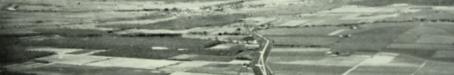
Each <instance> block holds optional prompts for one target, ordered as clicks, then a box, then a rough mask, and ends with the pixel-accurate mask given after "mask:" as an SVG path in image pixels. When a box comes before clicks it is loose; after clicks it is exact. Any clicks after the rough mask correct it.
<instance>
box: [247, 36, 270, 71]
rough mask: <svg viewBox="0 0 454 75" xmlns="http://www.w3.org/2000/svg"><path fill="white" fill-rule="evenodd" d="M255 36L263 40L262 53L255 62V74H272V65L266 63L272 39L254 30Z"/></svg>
mask: <svg viewBox="0 0 454 75" xmlns="http://www.w3.org/2000/svg"><path fill="white" fill-rule="evenodd" d="M252 34H253V35H254V37H257V38H260V41H263V44H261V48H260V55H259V57H258V59H256V60H255V61H254V62H253V64H254V66H253V70H254V73H255V75H272V74H273V72H272V71H271V69H270V67H269V66H268V65H267V64H266V62H267V58H268V55H269V54H270V50H271V46H272V41H271V40H269V39H268V38H266V37H263V35H261V34H258V33H256V32H252Z"/></svg>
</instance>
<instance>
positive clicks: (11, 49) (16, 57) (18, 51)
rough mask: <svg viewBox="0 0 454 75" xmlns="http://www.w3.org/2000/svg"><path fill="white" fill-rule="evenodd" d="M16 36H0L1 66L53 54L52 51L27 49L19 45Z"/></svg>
mask: <svg viewBox="0 0 454 75" xmlns="http://www.w3.org/2000/svg"><path fill="white" fill-rule="evenodd" d="M18 43H19V39H17V38H16V37H0V45H1V46H0V50H1V51H0V57H2V58H1V59H0V66H4V65H7V64H13V63H21V62H25V61H28V60H31V59H35V58H39V57H44V56H48V55H52V54H54V53H51V52H39V51H26V49H25V46H21V45H18Z"/></svg>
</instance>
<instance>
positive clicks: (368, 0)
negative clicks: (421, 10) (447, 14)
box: [352, 0, 454, 6]
mask: <svg viewBox="0 0 454 75" xmlns="http://www.w3.org/2000/svg"><path fill="white" fill-rule="evenodd" d="M396 3H407V4H413V5H437V6H438V5H439V6H452V5H454V0H361V1H357V2H352V4H357V5H364V6H385V5H390V4H396Z"/></svg>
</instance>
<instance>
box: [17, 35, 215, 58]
mask: <svg viewBox="0 0 454 75" xmlns="http://www.w3.org/2000/svg"><path fill="white" fill-rule="evenodd" d="M21 43H22V44H24V45H26V46H45V47H58V48H81V49H101V50H108V51H107V52H101V53H97V54H95V55H106V56H120V57H139V58H160V59H162V58H168V57H170V56H175V55H178V54H184V53H189V54H191V53H194V54H207V55H219V53H217V52H216V51H207V50H205V49H204V48H205V47H207V46H210V45H211V44H215V43H216V41H208V40H198V39H186V38H179V37H115V36H99V37H57V38H53V39H45V40H40V41H36V40H26V41H23V42H21ZM153 46H159V47H168V48H169V50H152V49H151V47H153ZM178 48H182V49H187V50H185V51H177V49H178Z"/></svg>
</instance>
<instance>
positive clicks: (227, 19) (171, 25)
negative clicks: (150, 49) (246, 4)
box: [102, 14, 246, 29]
mask: <svg viewBox="0 0 454 75" xmlns="http://www.w3.org/2000/svg"><path fill="white" fill-rule="evenodd" d="M244 17H246V15H243V14H227V15H205V16H189V17H181V18H178V19H175V20H169V21H164V22H158V23H154V24H147V25H109V26H102V27H111V28H141V29H188V28H193V27H203V26H223V25H227V24H231V23H234V22H238V21H239V20H240V19H241V18H244Z"/></svg>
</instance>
